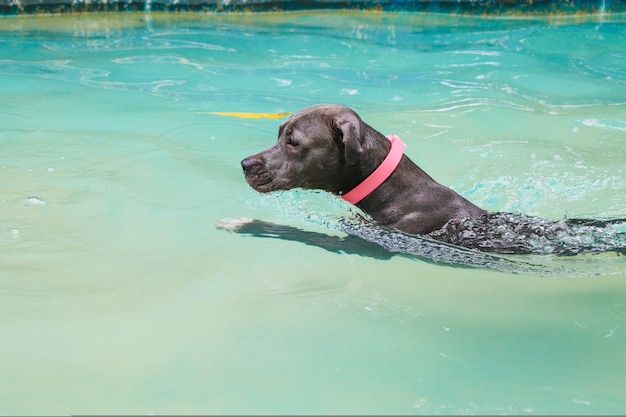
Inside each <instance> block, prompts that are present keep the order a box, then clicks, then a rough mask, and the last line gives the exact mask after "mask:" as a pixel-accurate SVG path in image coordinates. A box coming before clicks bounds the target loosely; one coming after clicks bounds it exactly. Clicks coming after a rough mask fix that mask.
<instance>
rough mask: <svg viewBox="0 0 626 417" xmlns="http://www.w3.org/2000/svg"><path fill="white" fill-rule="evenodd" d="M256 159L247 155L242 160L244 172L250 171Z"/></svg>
mask: <svg viewBox="0 0 626 417" xmlns="http://www.w3.org/2000/svg"><path fill="white" fill-rule="evenodd" d="M254 164H255V161H254V159H252V158H251V157H247V158H246V159H244V160H243V161H241V167H242V168H243V172H244V173H245V172H248V171H250V169H251V168H252V167H253V166H254Z"/></svg>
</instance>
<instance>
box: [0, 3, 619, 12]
mask: <svg viewBox="0 0 626 417" xmlns="http://www.w3.org/2000/svg"><path fill="white" fill-rule="evenodd" d="M314 9H376V10H384V11H423V12H441V13H467V14H505V15H534V14H554V13H563V14H571V13H623V12H626V0H590V1H582V0H0V15H20V14H48V13H81V12H118V11H132V12H152V11H155V12H156V11H170V12H182V11H199V12H263V11H295V10H314Z"/></svg>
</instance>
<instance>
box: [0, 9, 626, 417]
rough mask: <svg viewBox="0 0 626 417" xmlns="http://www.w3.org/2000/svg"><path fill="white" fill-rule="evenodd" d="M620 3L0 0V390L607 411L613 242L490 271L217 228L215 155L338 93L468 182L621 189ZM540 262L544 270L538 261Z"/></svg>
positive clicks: (349, 407) (252, 202)
mask: <svg viewBox="0 0 626 417" xmlns="http://www.w3.org/2000/svg"><path fill="white" fill-rule="evenodd" d="M624 45H626V16H623V15H612V16H608V15H607V16H594V17H585V16H577V17H570V18H568V17H550V18H545V19H541V18H532V19H531V18H522V19H504V18H499V19H484V18H472V17H454V16H445V15H432V14H410V13H406V14H391V13H379V12H361V13H347V12H332V13H330V12H316V13H284V14H258V15H252V14H249V15H241V14H232V15H201V14H196V15H194V14H177V15H166V14H124V15H115V14H107V15H83V16H56V17H51V16H47V17H11V18H2V19H0V102H1V103H2V105H1V106H0V155H1V157H0V317H1V318H2V320H1V321H0V334H1V335H2V337H1V339H0V367H1V369H2V371H1V374H2V377H1V378H0V413H2V414H70V413H74V414H97V413H103V414H121V413H126V414H146V413H157V414H164V413H177V414H193V413H196V414H200V413H201V414H211V413H230V414H233V413H236V414H244V413H257V414H267V413H272V414H284V413H296V414H297V413H313V414H321V413H336V414H341V413H352V414H354V413H360V414H372V413H380V414H460V413H463V414H467V413H473V414H545V413H548V414H550V413H561V414H611V413H613V414H623V413H625V412H626V395H625V394H624V393H625V392H626V379H625V378H624V374H625V373H626V355H624V352H625V351H626V258H625V257H624V256H617V255H616V254H613V253H603V254H597V255H583V256H576V257H566V258H559V257H555V256H550V255H545V256H523V257H509V258H508V259H512V260H513V261H514V262H527V263H532V264H533V265H539V266H542V267H545V268H547V270H549V271H551V273H547V274H546V273H542V272H536V271H513V272H501V271H497V270H491V269H487V268H463V267H459V266H458V265H456V266H455V265H449V264H445V263H441V262H439V263H437V262H431V261H429V260H428V259H425V258H422V257H420V258H415V257H402V256H395V257H392V258H391V259H388V260H379V259H375V258H371V257H367V256H360V255H358V254H346V253H343V254H339V253H332V252H329V251H325V250H323V249H321V248H318V247H314V246H308V245H304V244H301V243H298V242H294V241H283V240H277V239H263V238H256V237H248V236H242V235H238V234H235V233H229V232H226V231H224V230H217V229H216V228H215V227H214V224H215V222H216V221H217V220H220V219H224V218H238V217H244V216H245V217H251V218H257V219H261V220H266V221H271V222H275V223H280V224H288V225H292V226H295V227H298V228H301V229H305V230H308V231H315V232H319V233H330V234H340V232H339V231H337V230H336V229H333V228H332V227H331V228H328V227H326V225H328V224H329V223H331V224H332V222H333V221H334V220H333V219H336V218H337V217H340V216H346V215H351V214H352V213H353V210H352V209H351V208H350V207H349V206H347V205H346V203H344V202H342V201H339V200H338V199H336V198H334V197H332V196H330V195H328V194H324V193H316V192H302V191H291V192H284V193H277V194H270V195H260V194H257V193H255V192H254V191H253V190H251V189H250V188H249V187H248V186H247V184H246V183H245V181H244V179H243V175H242V172H241V168H240V167H239V161H240V160H241V159H242V158H243V157H245V156H247V155H249V154H251V153H254V152H257V151H259V150H261V149H264V148H266V147H268V146H270V145H271V144H272V143H273V142H274V141H275V138H276V133H277V130H278V125H279V123H280V122H281V121H282V120H283V119H245V118H233V117H220V116H216V115H208V114H198V112H211V111H213V112H225V111H228V112H231V111H234V112H266V113H275V112H294V111H296V110H298V109H300V108H302V107H304V106H307V105H310V104H315V103H323V102H331V103H341V104H344V105H348V106H350V107H353V108H354V109H356V110H357V111H358V112H359V114H360V115H361V116H362V117H363V118H364V119H365V121H366V122H368V123H369V124H370V125H372V126H374V127H375V128H377V129H378V130H380V131H381V132H383V133H391V132H393V133H396V134H398V135H399V136H400V137H402V138H403V140H404V141H405V142H406V143H407V145H408V149H407V154H408V155H409V156H410V157H411V158H412V159H413V160H414V161H415V162H417V163H418V164H419V165H420V166H421V167H422V168H423V169H425V170H426V171H427V172H428V173H429V174H431V175H432V176H433V177H434V178H435V179H437V180H438V181H439V182H441V183H443V184H445V185H447V186H450V187H452V188H453V189H455V190H456V191H457V192H459V193H461V194H462V195H464V196H466V197H467V198H469V199H470V200H472V201H473V202H474V203H476V204H478V205H480V206H482V207H484V208H486V209H489V210H507V211H519V212H522V213H525V214H528V215H537V216H542V217H547V218H553V219H558V218H562V217H563V216H570V217H577V216H581V217H589V216H591V217H626V206H625V205H624V201H625V197H626V175H625V172H624V171H625V169H626V153H625V152H624V145H625V143H626V111H625V109H626V53H625V52H624V48H623V46H624ZM555 271H556V272H555Z"/></svg>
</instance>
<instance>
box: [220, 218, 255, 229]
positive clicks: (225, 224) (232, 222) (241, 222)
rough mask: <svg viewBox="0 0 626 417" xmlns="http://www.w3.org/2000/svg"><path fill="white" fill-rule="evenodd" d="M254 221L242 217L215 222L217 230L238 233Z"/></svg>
mask: <svg viewBox="0 0 626 417" xmlns="http://www.w3.org/2000/svg"><path fill="white" fill-rule="evenodd" d="M253 221H254V219H251V218H249V217H241V218H239V219H221V220H218V221H216V222H215V228H216V229H221V230H228V231H230V232H236V231H238V230H240V229H241V228H242V227H243V226H245V225H246V224H248V223H252V222H253Z"/></svg>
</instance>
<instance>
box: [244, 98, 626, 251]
mask: <svg viewBox="0 0 626 417" xmlns="http://www.w3.org/2000/svg"><path fill="white" fill-rule="evenodd" d="M403 151H404V144H403V143H402V141H401V140H400V139H399V138H397V137H395V136H394V137H391V138H387V137H385V136H384V135H383V134H381V133H380V132H378V131H376V130H375V129H374V128H372V127H371V126H369V125H368V124H366V123H365V122H363V120H361V118H360V117H359V116H358V115H357V114H356V113H355V112H354V111H353V110H351V109H349V108H347V107H343V106H339V105H315V106H311V107H307V108H305V109H303V110H301V111H299V112H297V113H295V114H293V115H292V116H291V117H290V118H289V119H288V120H287V121H285V122H284V123H283V124H281V125H280V128H279V131H278V141H277V143H276V144H275V145H274V146H272V147H270V148H269V149H267V150H265V151H262V152H259V153H257V154H255V155H252V156H249V157H247V158H245V159H244V160H243V161H242V162H241V165H242V167H243V170H244V173H245V177H246V181H247V182H248V184H250V186H251V187H252V188H254V189H255V190H257V191H259V192H263V193H266V192H270V191H276V190H288V189H292V188H305V189H320V190H325V191H329V192H331V193H333V194H336V195H339V196H342V197H343V198H344V199H346V200H347V201H349V202H351V203H353V204H355V205H356V206H358V207H359V208H360V209H361V210H363V211H364V212H365V213H367V214H369V215H370V216H371V218H372V219H373V220H374V221H375V222H376V223H377V224H378V225H379V226H381V227H383V228H386V229H390V230H397V231H401V232H405V233H408V234H413V235H422V236H426V237H429V238H432V239H435V240H439V241H442V242H446V243H451V244H454V245H459V246H464V247H467V248H473V249H479V250H483V251H490V252H499V253H560V254H576V253H580V252H599V251H606V250H616V251H618V252H622V253H623V252H624V251H625V250H626V234H625V233H621V232H619V231H618V230H617V229H615V228H613V227H612V226H611V225H612V224H615V223H623V222H624V220H607V221H603V220H588V219H563V220H559V221H549V220H544V219H540V218H536V217H530V216H525V215H521V214H512V213H488V212H486V211H485V210H483V209H481V208H479V207H477V206H476V205H474V204H472V203H471V202H469V201H468V200H466V199H465V198H463V197H462V196H460V195H459V194H457V193H456V192H454V191H453V190H451V189H449V188H447V187H445V186H443V185H441V184H439V183H438V182H436V181H435V180H433V179H432V178H431V177H430V176H429V175H428V174H426V173H425V172H424V171H423V170H422V169H420V168H419V167H418V166H417V165H416V164H415V163H413V161H411V159H409V158H408V157H407V156H406V155H404V154H403ZM581 234H584V235H585V236H589V237H590V238H589V239H581V238H580V236H581Z"/></svg>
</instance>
